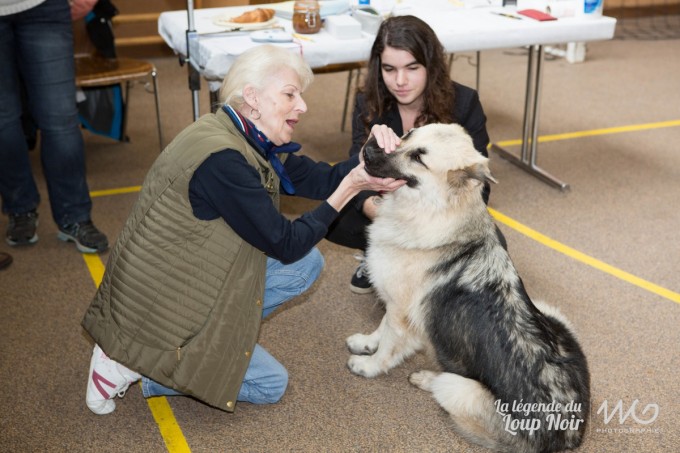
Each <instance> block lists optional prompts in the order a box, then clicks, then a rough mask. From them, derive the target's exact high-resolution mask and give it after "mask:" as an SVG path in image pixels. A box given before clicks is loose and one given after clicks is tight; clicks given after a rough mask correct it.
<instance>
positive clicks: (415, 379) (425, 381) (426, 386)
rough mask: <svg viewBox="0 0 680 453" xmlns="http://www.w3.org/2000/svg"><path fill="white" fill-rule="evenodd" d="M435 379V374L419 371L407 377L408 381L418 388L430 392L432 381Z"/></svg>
mask: <svg viewBox="0 0 680 453" xmlns="http://www.w3.org/2000/svg"><path fill="white" fill-rule="evenodd" d="M435 377H437V374H436V373H434V372H432V371H426V370H421V371H416V372H414V373H411V374H410V375H409V377H408V381H409V382H410V383H411V384H413V385H415V386H416V387H418V388H421V389H423V390H426V391H428V392H431V391H432V380H433V379H434V378H435Z"/></svg>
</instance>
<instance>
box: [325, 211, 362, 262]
mask: <svg viewBox="0 0 680 453" xmlns="http://www.w3.org/2000/svg"><path fill="white" fill-rule="evenodd" d="M370 224H371V221H370V220H369V218H368V217H366V216H365V215H364V214H363V213H362V212H360V211H359V210H358V209H357V206H356V204H355V203H353V202H349V203H347V205H346V206H345V207H344V208H343V209H342V211H340V214H339V215H338V217H337V218H336V219H335V221H334V222H333V223H332V224H331V226H330V227H329V228H328V233H327V234H326V239H328V240H329V241H331V242H333V243H335V244H338V245H342V246H345V247H349V248H352V249H359V250H362V251H366V246H367V242H366V227H368V225H370Z"/></svg>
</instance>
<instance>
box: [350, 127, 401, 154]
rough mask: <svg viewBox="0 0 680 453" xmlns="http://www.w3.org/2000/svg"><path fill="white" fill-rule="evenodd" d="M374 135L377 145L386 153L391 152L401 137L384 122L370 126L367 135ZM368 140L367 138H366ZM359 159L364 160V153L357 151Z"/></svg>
mask: <svg viewBox="0 0 680 453" xmlns="http://www.w3.org/2000/svg"><path fill="white" fill-rule="evenodd" d="M371 137H375V140H376V141H377V142H378V146H380V147H381V148H382V149H384V150H385V152H386V153H388V154H389V153H391V152H392V151H394V150H395V149H397V146H399V144H400V143H401V138H399V136H398V135H397V134H395V133H394V131H393V130H392V129H390V128H389V127H387V126H385V125H384V124H376V125H374V126H373V127H372V128H371V134H370V135H369V136H368V138H369V139H370V138H371ZM367 141H368V139H367ZM359 160H360V161H362V162H363V161H364V153H359Z"/></svg>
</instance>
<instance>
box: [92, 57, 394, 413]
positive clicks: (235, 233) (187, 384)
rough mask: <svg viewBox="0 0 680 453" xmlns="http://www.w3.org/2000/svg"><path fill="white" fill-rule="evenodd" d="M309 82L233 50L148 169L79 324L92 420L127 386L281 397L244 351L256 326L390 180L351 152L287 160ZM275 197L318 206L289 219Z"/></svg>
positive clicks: (219, 400) (260, 352)
mask: <svg viewBox="0 0 680 453" xmlns="http://www.w3.org/2000/svg"><path fill="white" fill-rule="evenodd" d="M312 78H313V75H312V72H311V70H310V68H309V66H308V65H307V64H306V63H305V62H304V60H302V58H301V57H300V56H299V55H296V54H294V53H293V52H291V51H289V50H287V49H282V48H279V47H274V46H259V47H256V48H253V49H251V50H249V51H247V52H245V53H244V54H243V55H241V56H240V57H239V58H238V59H237V60H236V61H235V62H234V65H233V66H232V67H231V69H230V71H229V73H228V74H227V76H226V78H225V81H224V83H223V85H222V89H221V92H220V95H221V98H222V99H223V100H224V105H223V107H222V108H221V109H220V110H218V112H217V113H216V114H208V115H205V116H203V117H202V118H200V119H199V120H198V121H197V122H195V123H194V124H192V125H190V126H189V127H187V128H186V129H185V130H184V131H183V132H181V133H180V134H179V135H178V136H177V137H176V138H175V140H174V141H173V142H172V143H171V144H170V145H169V146H168V147H167V148H166V149H165V150H164V151H163V153H162V154H161V155H160V157H159V158H158V159H157V160H156V162H155V163H154V165H153V166H152V168H151V170H150V171H149V173H148V175H147V177H146V179H145V181H144V185H143V186H142V190H141V193H140V195H139V199H138V200H137V202H136V204H135V205H134V207H133V209H132V213H131V214H130V217H129V218H128V220H127V222H126V224H125V226H124V228H123V231H122V232H121V233H120V235H119V237H118V241H117V243H116V245H115V247H114V248H113V250H112V251H111V255H110V257H109V261H108V264H107V266H106V273H105V275H104V279H103V281H102V284H101V285H100V287H99V289H98V291H97V294H96V296H95V298H94V301H93V302H92V304H91V305H90V307H89V309H88V310H87V312H86V314H85V317H84V320H83V326H84V328H85V329H86V330H87V331H88V332H89V333H90V335H91V336H92V338H93V339H94V341H95V343H96V344H95V347H94V351H93V354H92V359H91V361H90V372H89V378H88V385H87V394H86V403H87V406H88V407H89V408H90V410H91V411H92V412H94V413H96V414H108V413H110V412H112V411H113V410H114V409H115V402H114V401H113V398H114V397H115V396H117V395H118V396H122V395H123V394H124V392H125V391H126V389H127V388H128V386H129V385H130V384H131V383H133V382H135V381H137V380H139V379H140V378H141V379H142V392H143V394H144V396H145V397H150V396H156V395H177V394H184V395H191V396H193V397H195V398H197V399H199V400H201V401H204V402H205V403H207V404H210V405H212V406H215V407H217V408H220V409H223V410H226V411H233V410H234V407H235V404H236V401H248V402H251V403H255V404H263V403H273V402H276V401H278V400H279V399H280V398H281V396H282V395H283V393H284V391H285V389H286V386H287V383H288V375H287V372H286V369H285V368H284V367H283V366H282V365H281V364H280V363H279V362H277V361H276V359H274V358H273V357H272V356H271V355H270V354H269V353H268V352H267V351H266V350H265V349H264V348H262V347H261V346H259V345H258V344H257V337H258V331H259V327H260V321H261V319H262V318H263V317H265V316H267V315H269V314H270V313H271V312H272V311H273V310H275V309H276V307H278V306H279V305H281V304H282V303H284V302H285V301H287V300H289V299H290V298H292V297H294V296H297V295H299V294H301V293H302V292H304V291H305V290H306V289H308V288H309V287H310V286H311V284H312V283H313V282H314V281H315V280H316V278H317V277H318V276H319V273H320V272H321V269H322V267H323V258H322V256H321V254H320V253H319V251H318V250H317V249H316V248H315V245H316V244H317V243H318V242H319V241H320V240H321V239H323V237H324V235H325V234H326V233H327V230H328V226H329V225H330V224H331V222H333V220H334V219H335V218H336V216H337V215H338V212H339V211H340V210H341V209H342V208H343V207H344V206H345V204H346V203H347V202H348V201H349V200H351V199H352V198H353V197H354V196H356V195H357V194H358V193H359V192H360V191H362V190H381V191H392V190H395V189H397V188H398V187H401V186H402V185H403V184H404V181H395V180H392V179H379V178H374V177H371V176H369V175H368V174H367V173H366V172H365V170H364V165H363V161H362V160H361V157H360V156H353V157H351V158H350V159H349V160H347V161H345V162H341V163H339V164H337V165H334V166H331V165H328V164H326V163H316V162H313V161H312V160H311V159H309V158H307V157H304V156H297V155H295V154H292V152H294V151H297V150H298V149H299V148H300V146H299V145H297V144H296V143H293V142H291V138H292V134H293V131H294V129H295V126H296V125H297V123H298V121H299V119H300V115H301V114H303V113H304V112H305V111H306V110H307V106H306V104H305V101H304V100H303V99H302V93H303V91H304V90H305V88H306V87H307V86H308V85H309V84H310V83H311V81H312ZM372 133H373V135H375V137H376V138H377V140H378V143H379V144H380V145H381V146H383V147H384V148H385V149H386V150H388V151H390V150H393V149H394V148H395V147H396V145H397V144H398V142H399V138H398V137H397V136H396V135H395V134H394V133H393V132H392V130H391V129H388V128H387V127H386V126H376V127H374V128H373V129H372ZM281 190H283V191H284V192H285V193H289V194H295V195H298V196H303V197H307V198H311V199H317V200H324V199H325V200H326V201H325V202H323V203H321V204H320V205H319V206H318V207H317V208H316V209H314V210H313V211H311V212H308V213H306V214H304V215H302V216H301V217H299V218H298V219H295V220H292V221H291V220H289V219H287V218H286V217H285V216H283V215H282V214H281V213H280V212H279V192H280V191H281Z"/></svg>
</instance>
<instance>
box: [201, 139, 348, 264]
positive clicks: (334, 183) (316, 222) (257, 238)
mask: <svg viewBox="0 0 680 453" xmlns="http://www.w3.org/2000/svg"><path fill="white" fill-rule="evenodd" d="M258 151H260V152H261V151H262V150H260V149H258ZM263 155H264V153H263ZM358 164H359V157H358V156H352V157H351V158H350V159H349V160H347V161H344V162H341V163H339V164H337V165H333V166H331V165H329V164H326V163H323V162H314V161H313V160H311V159H309V158H308V157H305V156H297V155H295V154H290V155H289V156H288V158H287V159H286V161H285V163H284V168H285V169H286V171H287V172H288V175H289V176H290V179H291V181H292V182H293V185H294V186H295V195H296V196H300V197H305V198H310V199H313V200H325V199H326V198H328V197H329V196H330V195H331V194H332V193H333V191H335V189H336V188H337V187H338V184H340V181H341V180H342V179H343V178H344V177H345V176H346V175H347V174H348V173H349V172H350V171H351V170H352V168H354V167H355V166H357V165H358ZM282 193H283V192H282ZM189 200H190V202H191V207H192V209H193V213H194V215H195V216H196V217H197V218H199V219H202V220H213V219H217V218H219V217H221V218H223V219H224V221H225V222H227V224H228V225H229V226H230V227H231V228H232V229H233V230H234V231H235V232H236V234H238V235H239V236H240V237H241V238H243V239H244V240H245V241H246V242H248V243H249V244H250V245H252V246H253V247H256V248H257V249H259V250H262V251H263V252H264V253H265V254H266V255H267V256H269V257H272V258H275V259H277V260H279V261H282V262H283V263H291V262H294V261H297V260H299V259H300V258H302V257H303V256H305V255H306V254H307V253H308V252H309V251H310V250H311V249H312V248H313V247H314V246H315V245H316V244H317V243H318V242H319V241H320V240H321V239H323V237H324V236H325V235H326V232H327V231H328V226H329V225H330V224H331V223H332V222H333V220H334V219H335V218H336V217H337V215H338V212H337V211H336V210H335V209H334V208H333V207H332V206H331V205H329V204H328V203H327V202H325V201H324V202H323V203H321V204H320V205H319V206H318V207H317V208H315V209H314V210H312V211H310V212H307V213H305V214H303V215H302V216H300V217H299V218H298V219H295V220H289V219H288V218H286V217H285V216H284V215H283V214H281V213H280V212H279V211H278V210H277V209H276V207H275V206H274V204H273V203H272V200H271V198H270V197H269V195H268V194H267V191H266V189H265V188H264V186H263V185H262V184H261V182H260V175H259V173H258V172H257V170H256V169H255V168H254V167H253V166H252V165H250V164H249V163H248V162H247V161H246V159H245V157H243V155H242V154H241V153H239V152H238V151H235V150H232V149H225V150H222V151H219V152H216V153H214V154H212V155H211V156H210V157H208V158H207V159H206V160H205V161H204V162H203V163H202V164H201V165H200V166H199V167H198V168H197V169H196V171H195V172H194V175H193V177H192V178H191V182H190V184H189Z"/></svg>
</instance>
